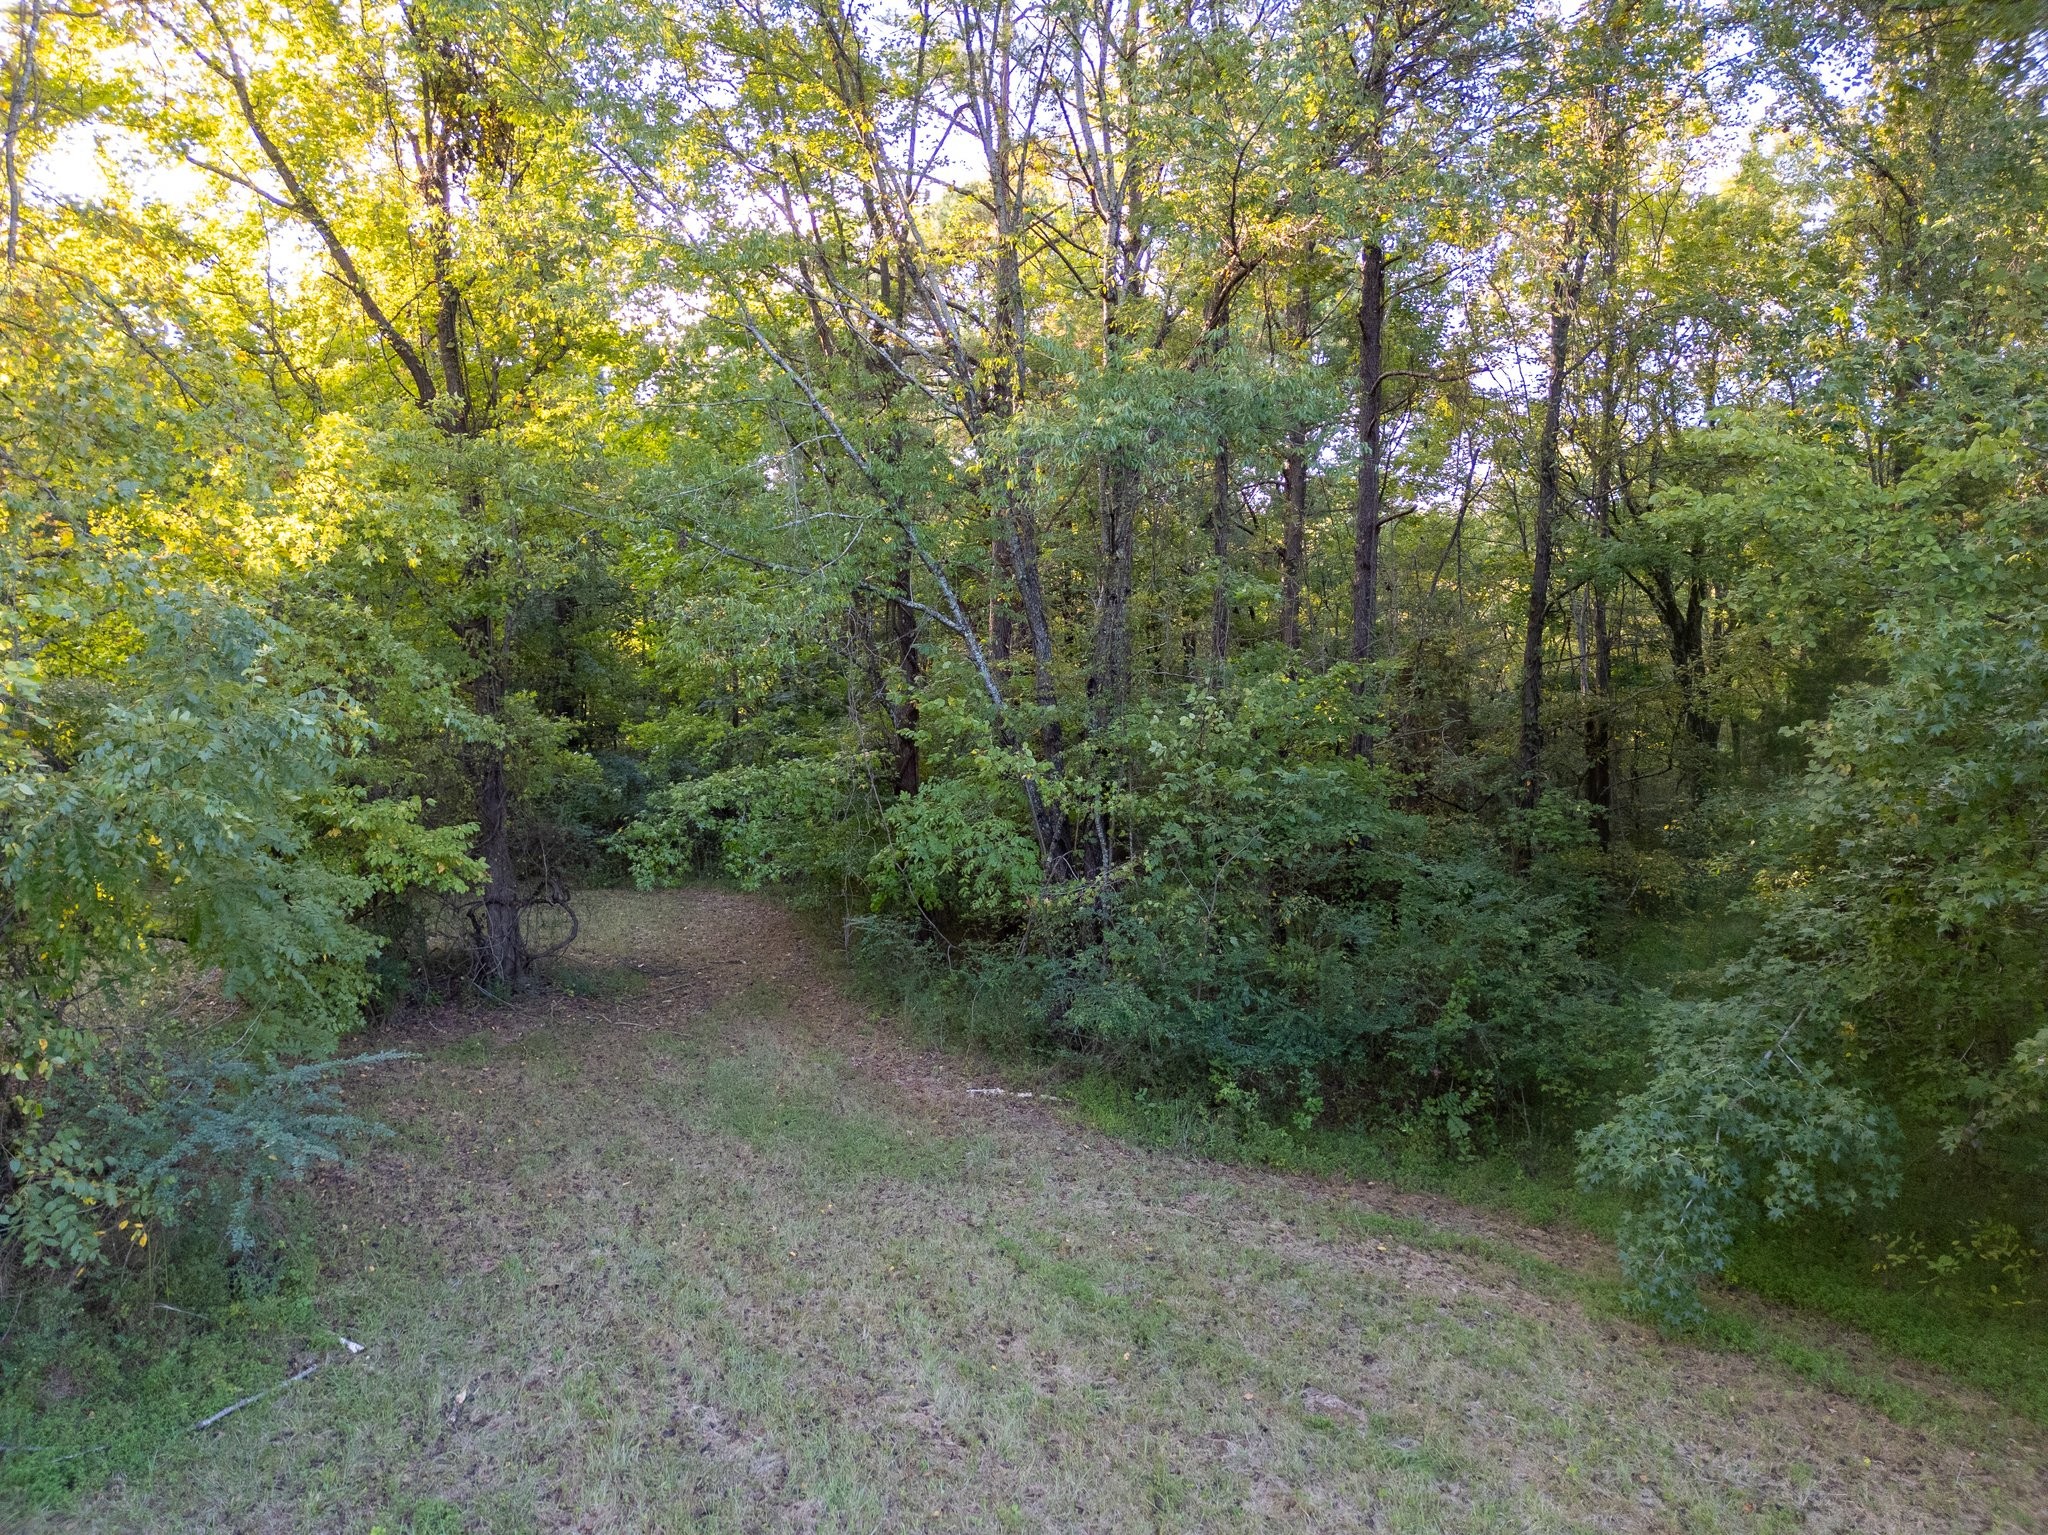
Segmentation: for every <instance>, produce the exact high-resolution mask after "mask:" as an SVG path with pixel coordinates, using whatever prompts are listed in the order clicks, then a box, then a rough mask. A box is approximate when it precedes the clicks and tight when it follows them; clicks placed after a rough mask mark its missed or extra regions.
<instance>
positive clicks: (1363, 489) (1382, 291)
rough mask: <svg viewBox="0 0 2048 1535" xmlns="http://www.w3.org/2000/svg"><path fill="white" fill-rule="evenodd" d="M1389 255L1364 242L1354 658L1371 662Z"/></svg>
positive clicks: (1353, 590)
mask: <svg viewBox="0 0 2048 1535" xmlns="http://www.w3.org/2000/svg"><path fill="white" fill-rule="evenodd" d="M1386 328H1387V253H1386V249H1385V247H1383V246H1382V245H1380V243H1379V242H1378V241H1377V240H1374V241H1369V242H1367V244H1366V247H1365V251H1364V254H1363V256H1362V257H1361V258H1360V260H1359V274H1358V501H1357V507H1356V511H1355V513H1354V516H1353V519H1352V533H1351V659H1352V660H1354V661H1370V660H1371V659H1372V655H1373V635H1374V631H1375V630H1376V629H1377V628H1378V626H1379V588H1380V529H1381V525H1382V522H1383V520H1384V518H1383V513H1382V509H1381V500H1382V494H1383V491H1384V488H1385V479H1386V476H1385V472H1384V470H1383V468H1382V465H1381V456H1382V441H1381V439H1382V437H1383V435H1384V411H1383V410H1382V398H1383V394H1384V386H1385V382H1386V381H1385V379H1384V378H1383V377H1382V375H1383V373H1384V371H1385V347H1386Z"/></svg>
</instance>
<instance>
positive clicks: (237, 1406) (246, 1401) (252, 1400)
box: [192, 1359, 327, 1434]
mask: <svg viewBox="0 0 2048 1535" xmlns="http://www.w3.org/2000/svg"><path fill="white" fill-rule="evenodd" d="M325 1363H327V1361H326V1360H324V1359H316V1360H314V1361H313V1362H312V1363H311V1364H309V1365H307V1366H306V1367H305V1369H303V1370H301V1371H299V1373H298V1374H296V1375H291V1376H287V1377H286V1378H285V1379H283V1380H281V1381H279V1382H278V1383H277V1384H276V1385H274V1386H272V1387H271V1388H270V1389H269V1390H268V1391H259V1392H257V1393H256V1394H255V1395H254V1396H245V1397H243V1398H242V1399H241V1400H240V1401H239V1402H233V1403H230V1404H229V1405H228V1406H226V1407H223V1408H222V1409H221V1410H220V1411H219V1412H217V1413H215V1414H214V1415H213V1416H212V1417H210V1418H202V1419H200V1420H199V1421H198V1422H197V1423H195V1424H193V1425H192V1432H193V1433H195V1434H196V1433H198V1432H199V1431H200V1430H201V1429H202V1428H212V1427H213V1425H214V1424H216V1423H218V1422H220V1420H221V1419H222V1418H225V1417H226V1416H227V1415H228V1414H229V1413H231V1412H240V1411H241V1410H242V1409H243V1408H244V1407H253V1406H254V1405H255V1404H256V1403H258V1402H260V1401H262V1400H263V1399H264V1398H265V1397H267V1396H276V1395H277V1393H278V1392H280V1391H282V1390H284V1388H285V1387H286V1386H290V1385H295V1384H296V1383H298V1382H299V1381H302V1380H304V1379H305V1378H306V1377H307V1376H308V1375H311V1374H312V1373H313V1372H314V1371H315V1370H317V1369H319V1368H320V1366H322V1365H323V1364H325Z"/></svg>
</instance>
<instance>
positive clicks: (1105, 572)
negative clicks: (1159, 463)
mask: <svg viewBox="0 0 2048 1535" xmlns="http://www.w3.org/2000/svg"><path fill="white" fill-rule="evenodd" d="M1096 503H1097V517H1098V521H1099V528H1100V536H1101V550H1100V559H1101V566H1100V571H1099V574H1098V575H1097V578H1096V583H1095V644H1094V662H1093V670H1092V672H1091V673H1090V675H1089V678H1088V697H1089V700H1090V702H1091V703H1092V704H1093V706H1094V714H1095V719H1096V723H1098V724H1101V723H1105V722H1107V721H1108V720H1109V719H1111V718H1112V717H1114V716H1115V715H1116V714H1117V712H1118V711H1119V710H1121V709H1122V707H1123V704H1124V701H1125V699H1126V698H1127V697H1128V696H1129V693H1130V685H1131V588H1132V584H1133V571H1134V569H1135V565H1136V559H1137V520H1138V517H1137V513H1138V485H1137V475H1136V474H1135V473H1134V472H1133V471H1132V470H1131V469H1129V468H1128V467H1127V466H1125V465H1124V464H1123V463H1122V462H1121V461H1120V460H1118V459H1112V460H1111V461H1110V462H1109V463H1106V464H1104V465H1103V466H1102V468H1101V470H1100V472H1099V473H1098V475H1097V477H1096Z"/></svg>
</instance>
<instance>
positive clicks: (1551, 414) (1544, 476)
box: [1515, 225, 1584, 809]
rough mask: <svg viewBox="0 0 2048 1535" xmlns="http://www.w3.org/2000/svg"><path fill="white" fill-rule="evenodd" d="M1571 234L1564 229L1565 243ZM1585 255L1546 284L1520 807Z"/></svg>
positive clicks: (1534, 733) (1539, 716)
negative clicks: (1545, 372) (1546, 367)
mask: <svg viewBox="0 0 2048 1535" xmlns="http://www.w3.org/2000/svg"><path fill="white" fill-rule="evenodd" d="M1571 242H1572V232H1571V228H1570V226H1569V225H1567V226H1566V229H1565V243H1566V246H1567V247H1569V246H1570V244H1571ZM1583 266H1584V257H1583V253H1575V254H1573V255H1570V256H1568V257H1567V258H1566V267H1565V269H1564V270H1563V271H1560V272H1559V273H1558V274H1557V276H1556V277H1555V278H1553V279H1552V281H1551V286H1550V357H1549V364H1550V376H1549V380H1548V382H1547V384H1546V385H1545V388H1544V396H1543V425H1542V428H1541V430H1540V432H1539V434H1538V436H1537V440H1536V525H1535V527H1534V529H1532V531H1531V537H1530V542H1531V544H1532V546H1533V547H1532V549H1531V551H1530V553H1531V559H1530V567H1529V611H1528V622H1527V626H1526V628H1525V630H1524V632H1523V637H1522V699H1521V706H1522V707H1521V714H1522V719H1521V738H1520V742H1519V744H1518V746H1517V749H1516V752H1515V776H1516V778H1517V779H1518V780H1519V781H1520V798H1521V803H1522V806H1523V808H1524V809H1529V808H1533V807H1534V806H1535V804H1536V800H1537V797H1538V796H1539V795H1540V794H1541V792H1542V774H1541V769H1542V754H1543V631H1544V625H1545V624H1546V623H1547V621H1548V620H1549V617H1550V565H1551V550H1552V545H1553V543H1554V541H1555V530H1556V522H1557V487H1558V436H1559V433H1560V431H1561V430H1562V425H1563V419H1564V375H1565V365H1566V362H1567V360H1568V352H1569V349H1570V345H1571V332H1572V311H1573V310H1574V309H1575V308H1576V307H1577V304H1578V296H1579V282H1580V278H1581V275H1582V273H1583Z"/></svg>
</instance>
